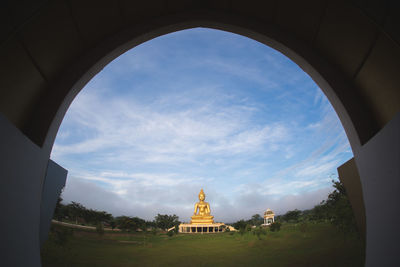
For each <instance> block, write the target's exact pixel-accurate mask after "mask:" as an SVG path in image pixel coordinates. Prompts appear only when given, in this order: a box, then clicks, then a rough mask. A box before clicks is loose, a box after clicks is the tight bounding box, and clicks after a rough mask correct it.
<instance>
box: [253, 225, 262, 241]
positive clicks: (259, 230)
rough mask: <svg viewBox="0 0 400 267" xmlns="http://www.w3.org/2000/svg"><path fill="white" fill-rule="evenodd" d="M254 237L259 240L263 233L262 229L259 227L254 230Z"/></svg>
mask: <svg viewBox="0 0 400 267" xmlns="http://www.w3.org/2000/svg"><path fill="white" fill-rule="evenodd" d="M253 233H254V234H255V235H257V238H258V239H261V234H262V233H263V229H261V227H257V228H256V229H254V232H253Z"/></svg>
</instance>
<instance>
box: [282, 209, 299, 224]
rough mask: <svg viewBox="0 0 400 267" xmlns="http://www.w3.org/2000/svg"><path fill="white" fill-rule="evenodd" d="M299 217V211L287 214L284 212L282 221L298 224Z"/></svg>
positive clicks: (291, 211) (290, 211)
mask: <svg viewBox="0 0 400 267" xmlns="http://www.w3.org/2000/svg"><path fill="white" fill-rule="evenodd" d="M300 215H301V211H299V210H298V209H295V210H289V211H288V212H286V214H285V215H283V218H282V219H283V220H284V221H287V222H298V221H299V218H300Z"/></svg>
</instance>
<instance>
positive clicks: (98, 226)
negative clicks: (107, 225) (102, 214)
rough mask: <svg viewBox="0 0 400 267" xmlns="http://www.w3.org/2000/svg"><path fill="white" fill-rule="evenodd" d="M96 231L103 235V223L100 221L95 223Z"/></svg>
mask: <svg viewBox="0 0 400 267" xmlns="http://www.w3.org/2000/svg"><path fill="white" fill-rule="evenodd" d="M96 232H97V233H98V234H99V235H104V226H103V223H102V222H98V223H97V225H96Z"/></svg>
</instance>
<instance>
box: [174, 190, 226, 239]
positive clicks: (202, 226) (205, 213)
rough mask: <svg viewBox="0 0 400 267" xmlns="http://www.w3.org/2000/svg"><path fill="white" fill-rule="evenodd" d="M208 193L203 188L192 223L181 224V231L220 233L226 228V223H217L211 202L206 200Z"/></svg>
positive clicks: (195, 207) (195, 206)
mask: <svg viewBox="0 0 400 267" xmlns="http://www.w3.org/2000/svg"><path fill="white" fill-rule="evenodd" d="M205 199H206V194H205V193H204V191H203V189H201V191H200V193H199V202H197V203H196V204H195V205H194V213H193V216H192V217H191V221H190V223H182V224H180V225H179V232H180V233H219V232H223V231H224V229H225V228H226V225H225V224H224V223H215V222H214V216H212V215H211V209H210V204H208V203H207V202H205V201H204V200H205Z"/></svg>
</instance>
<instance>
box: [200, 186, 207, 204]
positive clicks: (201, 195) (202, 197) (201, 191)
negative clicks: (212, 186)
mask: <svg viewBox="0 0 400 267" xmlns="http://www.w3.org/2000/svg"><path fill="white" fill-rule="evenodd" d="M199 199H200V201H203V200H204V199H206V194H204V191H203V188H202V189H201V190H200V193H199Z"/></svg>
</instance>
